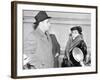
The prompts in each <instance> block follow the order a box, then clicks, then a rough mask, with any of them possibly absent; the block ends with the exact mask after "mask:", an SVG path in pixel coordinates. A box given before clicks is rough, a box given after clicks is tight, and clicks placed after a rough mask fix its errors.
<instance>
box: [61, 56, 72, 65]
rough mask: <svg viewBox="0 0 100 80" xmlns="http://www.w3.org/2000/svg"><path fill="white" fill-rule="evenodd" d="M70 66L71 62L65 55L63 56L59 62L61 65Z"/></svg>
mask: <svg viewBox="0 0 100 80" xmlns="http://www.w3.org/2000/svg"><path fill="white" fill-rule="evenodd" d="M71 66H72V62H71V61H70V60H68V58H67V57H66V56H64V58H63V61H62V63H61V67H71Z"/></svg>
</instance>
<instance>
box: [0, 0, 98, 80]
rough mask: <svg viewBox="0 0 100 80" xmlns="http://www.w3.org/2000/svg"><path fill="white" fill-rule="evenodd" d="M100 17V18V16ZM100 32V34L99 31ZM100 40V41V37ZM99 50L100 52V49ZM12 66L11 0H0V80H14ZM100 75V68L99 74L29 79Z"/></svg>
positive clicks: (83, 0) (92, 1) (87, 0)
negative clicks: (11, 71) (11, 76)
mask: <svg viewBox="0 0 100 80" xmlns="http://www.w3.org/2000/svg"><path fill="white" fill-rule="evenodd" d="M16 1H17V0H16ZM24 1H26V0H24ZM30 1H37V2H38V1H39V2H51V3H64V4H65V3H66V4H79V5H100V1H99V0H30ZM99 7H100V6H99ZM99 13H100V11H99ZM98 17H99V18H100V16H98ZM99 20H100V19H99ZM98 26H100V25H98ZM98 30H99V27H98ZM98 34H100V32H99V31H98ZM98 41H100V37H98ZM99 46H100V42H98V47H99ZM98 51H99V52H100V50H98ZM99 52H98V57H100V54H99ZM98 61H99V62H98V63H100V58H99V60H98ZM98 67H100V64H98ZM10 68H11V0H0V80H13V79H11V78H10V70H11V69H10ZM99 76H100V69H99V73H98V74H88V75H74V76H60V77H46V78H34V79H33V78H30V79H29V80H69V79H70V80H86V79H87V80H100V78H99ZM22 80H23V79H22Z"/></svg>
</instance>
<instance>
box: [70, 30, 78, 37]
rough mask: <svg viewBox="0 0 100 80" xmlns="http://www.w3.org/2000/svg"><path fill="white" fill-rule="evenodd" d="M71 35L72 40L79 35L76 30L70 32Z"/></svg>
mask: <svg viewBox="0 0 100 80" xmlns="http://www.w3.org/2000/svg"><path fill="white" fill-rule="evenodd" d="M71 34H72V38H73V39H74V38H76V37H77V36H78V35H79V33H78V31H77V30H73V31H71Z"/></svg>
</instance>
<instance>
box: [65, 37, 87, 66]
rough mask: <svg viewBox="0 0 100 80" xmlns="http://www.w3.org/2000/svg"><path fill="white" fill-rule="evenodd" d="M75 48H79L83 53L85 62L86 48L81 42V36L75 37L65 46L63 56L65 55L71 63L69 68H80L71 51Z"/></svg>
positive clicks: (82, 41)
mask: <svg viewBox="0 0 100 80" xmlns="http://www.w3.org/2000/svg"><path fill="white" fill-rule="evenodd" d="M75 47H77V48H79V49H80V50H81V51H82V52H83V55H84V59H83V61H85V60H86V55H87V46H86V43H85V42H84V40H83V36H81V35H80V36H77V37H76V38H75V39H74V40H72V39H70V40H69V41H68V44H67V46H66V51H65V54H66V55H67V57H69V60H70V62H71V66H76V67H77V66H81V65H80V63H79V62H77V61H76V60H75V59H74V57H73V54H72V51H73V49H74V48H75Z"/></svg>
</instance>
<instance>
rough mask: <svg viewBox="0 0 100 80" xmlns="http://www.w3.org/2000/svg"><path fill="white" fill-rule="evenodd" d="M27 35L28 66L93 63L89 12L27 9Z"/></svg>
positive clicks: (38, 67)
mask: <svg viewBox="0 0 100 80" xmlns="http://www.w3.org/2000/svg"><path fill="white" fill-rule="evenodd" d="M34 21H35V22H34ZM23 36H24V38H23V59H24V60H23V68H24V69H41V68H59V67H82V66H91V14H89V13H75V12H65V13H64V12H48V11H34V10H33V11H30V10H23Z"/></svg>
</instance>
